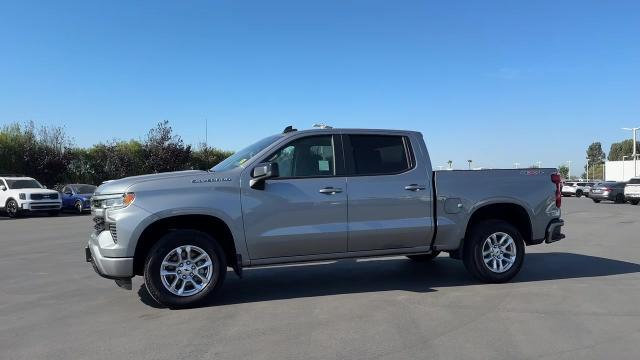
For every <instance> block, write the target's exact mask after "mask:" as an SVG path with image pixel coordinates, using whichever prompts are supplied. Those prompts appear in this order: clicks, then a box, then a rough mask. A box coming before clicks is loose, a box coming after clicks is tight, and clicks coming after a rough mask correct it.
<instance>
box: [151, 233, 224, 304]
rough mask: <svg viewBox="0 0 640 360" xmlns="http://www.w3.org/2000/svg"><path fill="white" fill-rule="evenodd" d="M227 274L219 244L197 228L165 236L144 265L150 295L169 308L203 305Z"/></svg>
mask: <svg viewBox="0 0 640 360" xmlns="http://www.w3.org/2000/svg"><path fill="white" fill-rule="evenodd" d="M226 274H227V262H226V258H225V255H224V251H223V250H222V247H221V246H220V245H219V244H218V242H217V241H216V240H215V239H214V238H213V237H212V236H210V235H209V234H206V233H204V232H201V231H196V230H175V231H171V232H169V233H168V234H166V235H164V236H163V237H162V238H160V240H159V241H158V242H157V243H156V244H155V245H154V246H153V248H152V249H151V250H150V251H149V254H148V256H147V259H146V262H145V267H144V281H145V285H146V287H147V290H148V291H149V294H151V296H152V297H153V298H154V299H155V300H156V301H157V302H158V303H160V304H162V305H164V306H167V307H170V308H186V307H194V306H198V305H201V304H203V303H204V302H206V301H207V300H208V299H209V298H210V297H211V296H212V295H213V294H214V293H215V292H216V291H217V290H218V289H219V288H220V287H221V286H222V283H223V282H224V279H225V277H226Z"/></svg>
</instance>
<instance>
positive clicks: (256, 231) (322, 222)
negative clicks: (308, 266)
mask: <svg viewBox="0 0 640 360" xmlns="http://www.w3.org/2000/svg"><path fill="white" fill-rule="evenodd" d="M339 141H340V137H339V136H333V135H315V136H306V137H296V138H294V139H292V140H291V141H290V142H289V143H287V144H285V145H284V146H282V147H281V148H280V149H278V150H277V151H275V152H273V153H272V154H271V155H269V156H267V157H265V159H263V161H269V162H273V163H277V164H278V169H279V177H278V178H274V179H269V180H267V181H266V183H265V186H264V189H262V190H260V189H253V188H251V187H250V186H249V182H248V181H243V186H242V211H243V220H244V227H245V236H246V242H247V247H248V251H249V255H250V257H251V259H253V260H256V259H267V258H279V257H288V256H305V255H318V254H331V253H343V252H345V251H347V234H348V226H347V188H346V185H347V184H346V178H345V177H344V175H342V174H340V171H337V170H336V167H338V169H341V168H343V165H341V162H343V159H342V156H341V151H336V148H337V147H339V148H340V149H341V145H340V144H336V142H339ZM336 154H339V156H336ZM342 164H343V163H342ZM247 170H248V172H250V170H251V169H247ZM243 179H244V180H247V179H246V178H245V177H243Z"/></svg>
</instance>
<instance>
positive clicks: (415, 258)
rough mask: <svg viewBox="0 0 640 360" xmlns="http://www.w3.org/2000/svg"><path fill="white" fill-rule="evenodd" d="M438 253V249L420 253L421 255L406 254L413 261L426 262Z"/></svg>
mask: <svg viewBox="0 0 640 360" xmlns="http://www.w3.org/2000/svg"><path fill="white" fill-rule="evenodd" d="M438 255H440V251H434V252H432V253H431V254H422V255H407V257H408V258H409V259H411V260H413V261H418V262H428V261H431V260H433V259H435V258H437V257H438Z"/></svg>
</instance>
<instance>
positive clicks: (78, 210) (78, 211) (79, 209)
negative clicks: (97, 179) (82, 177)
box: [73, 200, 82, 214]
mask: <svg viewBox="0 0 640 360" xmlns="http://www.w3.org/2000/svg"><path fill="white" fill-rule="evenodd" d="M73 207H74V208H75V209H76V214H82V201H80V200H78V201H76V203H75V204H73Z"/></svg>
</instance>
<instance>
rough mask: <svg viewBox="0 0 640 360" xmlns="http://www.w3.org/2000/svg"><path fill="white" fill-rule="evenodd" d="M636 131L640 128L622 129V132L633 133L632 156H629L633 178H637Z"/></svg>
mask: <svg viewBox="0 0 640 360" xmlns="http://www.w3.org/2000/svg"><path fill="white" fill-rule="evenodd" d="M638 129H640V128H637V127H634V128H622V130H628V131H632V132H633V154H631V156H632V157H633V176H638V175H637V174H638V172H637V170H638V165H637V161H636V160H637V159H636V155H637V153H636V131H638ZM622 166H624V163H623V165H622Z"/></svg>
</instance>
